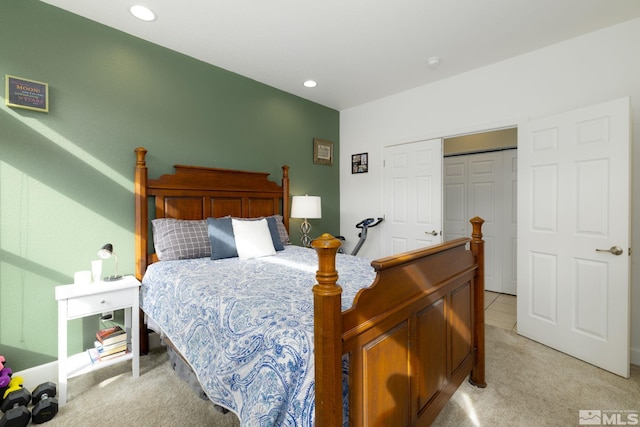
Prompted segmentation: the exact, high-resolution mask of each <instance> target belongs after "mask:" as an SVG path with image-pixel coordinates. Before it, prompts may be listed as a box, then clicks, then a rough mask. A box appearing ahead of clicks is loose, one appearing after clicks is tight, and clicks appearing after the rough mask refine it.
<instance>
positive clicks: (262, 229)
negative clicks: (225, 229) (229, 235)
mask: <svg viewBox="0 0 640 427" xmlns="http://www.w3.org/2000/svg"><path fill="white" fill-rule="evenodd" d="M231 224H232V226H233V234H234V235H235V239H236V248H237V250H238V258H240V259H251V258H259V257H263V256H269V255H275V254H276V250H275V248H274V247H273V240H271V232H270V231H269V224H268V223H267V220H266V219H264V218H263V219H261V220H258V221H241V220H237V219H232V220H231Z"/></svg>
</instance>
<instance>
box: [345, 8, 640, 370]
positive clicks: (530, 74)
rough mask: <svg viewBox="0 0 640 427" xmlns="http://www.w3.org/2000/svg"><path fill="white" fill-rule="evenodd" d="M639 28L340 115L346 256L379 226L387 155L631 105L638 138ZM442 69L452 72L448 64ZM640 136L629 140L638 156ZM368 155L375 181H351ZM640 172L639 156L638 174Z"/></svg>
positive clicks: (594, 36)
mask: <svg viewBox="0 0 640 427" xmlns="http://www.w3.org/2000/svg"><path fill="white" fill-rule="evenodd" d="M639 41H640V19H635V20H632V21H629V22H627V23H623V24H619V25H616V26H612V27H609V28H605V29H603V30H600V31H597V32H593V33H591V34H588V35H586V36H582V37H578V38H575V39H572V40H569V41H566V42H562V43H559V44H556V45H553V46H549V47H547V48H544V49H540V50H537V51H534V52H531V53H528V54H526V55H522V56H519V57H516V58H513V59H510V60H507V61H503V62H500V63H497V64H494V65H491V66H487V67H484V68H480V69H477V70H475V71H471V72H468V73H464V74H460V75H457V76H454V77H452V78H449V79H446V80H443V81H440V82H437V83H433V84H430V85H426V86H422V87H419V88H416V89H412V90H410V91H406V92H402V93H398V94H396V95H393V96H390V97H387V98H384V99H380V100H378V101H374V102H370V103H368V104H364V105H361V106H358V107H354V108H352V109H349V110H345V111H342V112H341V115H340V157H341V158H340V204H341V219H340V230H341V233H342V235H344V236H345V237H346V238H347V250H350V247H353V245H354V244H355V242H356V241H357V240H358V239H357V230H356V229H355V227H354V225H355V224H356V223H357V222H358V221H360V220H361V219H363V218H366V217H373V216H382V213H383V209H382V200H383V199H382V196H383V195H382V179H383V171H382V154H383V147H384V146H386V145H393V144H400V143H406V142H411V141H418V140H421V139H428V138H434V137H447V136H454V135H460V134H464V133H470V132H474V131H483V130H488V129H492V128H500V127H510V126H513V125H517V124H518V123H521V122H523V121H525V120H527V119H529V118H541V117H545V116H548V115H552V114H556V113H561V112H564V111H568V110H571V109H575V108H581V107H585V106H588V105H593V104H597V103H600V102H605V101H609V100H613V99H616V98H621V97H625V96H630V97H631V110H632V123H633V127H634V128H636V129H638V128H640V127H639V125H640V55H638V42H639ZM441 66H442V67H446V58H443V62H442V65H441ZM639 142H640V133H639V132H636V133H635V135H634V136H633V146H636V145H637V144H638V143H639ZM362 152H368V153H369V172H368V173H366V174H357V175H352V174H351V171H350V164H351V154H355V153H362ZM639 167H640V150H635V152H634V154H633V158H632V168H633V169H634V170H637V169H638V168H639ZM633 187H634V190H633V203H632V207H633V211H634V212H639V211H640V209H639V207H640V206H639V205H640V174H635V175H634V177H633ZM382 227H384V223H383V224H381V226H378V227H376V228H375V229H372V230H370V232H369V235H368V239H367V243H366V244H365V245H364V246H363V248H362V249H361V251H360V253H359V255H361V256H366V257H371V258H376V257H378V256H380V255H381V254H382V236H383V232H384V230H383V228H382ZM632 245H633V247H634V248H635V254H634V255H633V256H632V259H631V269H632V301H631V304H632V319H631V322H632V327H631V333H632V338H631V345H632V360H633V363H635V364H640V266H639V265H638V262H637V258H638V254H639V253H640V227H634V230H633V234H632Z"/></svg>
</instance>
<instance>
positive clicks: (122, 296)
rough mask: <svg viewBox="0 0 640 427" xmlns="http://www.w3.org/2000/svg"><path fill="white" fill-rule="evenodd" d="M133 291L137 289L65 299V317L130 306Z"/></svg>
mask: <svg viewBox="0 0 640 427" xmlns="http://www.w3.org/2000/svg"><path fill="white" fill-rule="evenodd" d="M133 292H137V289H135V290H133V291H132V290H131V289H125V290H121V291H113V292H104V293H101V294H97V295H87V296H82V297H75V298H70V299H69V300H68V301H67V303H68V305H67V318H69V319H71V318H74V317H82V316H86V315H89V314H93V313H102V312H104V311H110V310H115V309H118V308H122V307H124V306H131V304H132V301H133Z"/></svg>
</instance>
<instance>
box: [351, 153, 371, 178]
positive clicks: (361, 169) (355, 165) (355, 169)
mask: <svg viewBox="0 0 640 427" xmlns="http://www.w3.org/2000/svg"><path fill="white" fill-rule="evenodd" d="M367 172H369V153H360V154H352V155H351V173H367Z"/></svg>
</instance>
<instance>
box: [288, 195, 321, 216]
mask: <svg viewBox="0 0 640 427" xmlns="http://www.w3.org/2000/svg"><path fill="white" fill-rule="evenodd" d="M291 218H307V219H309V218H322V202H321V201H320V196H293V199H292V201H291Z"/></svg>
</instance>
